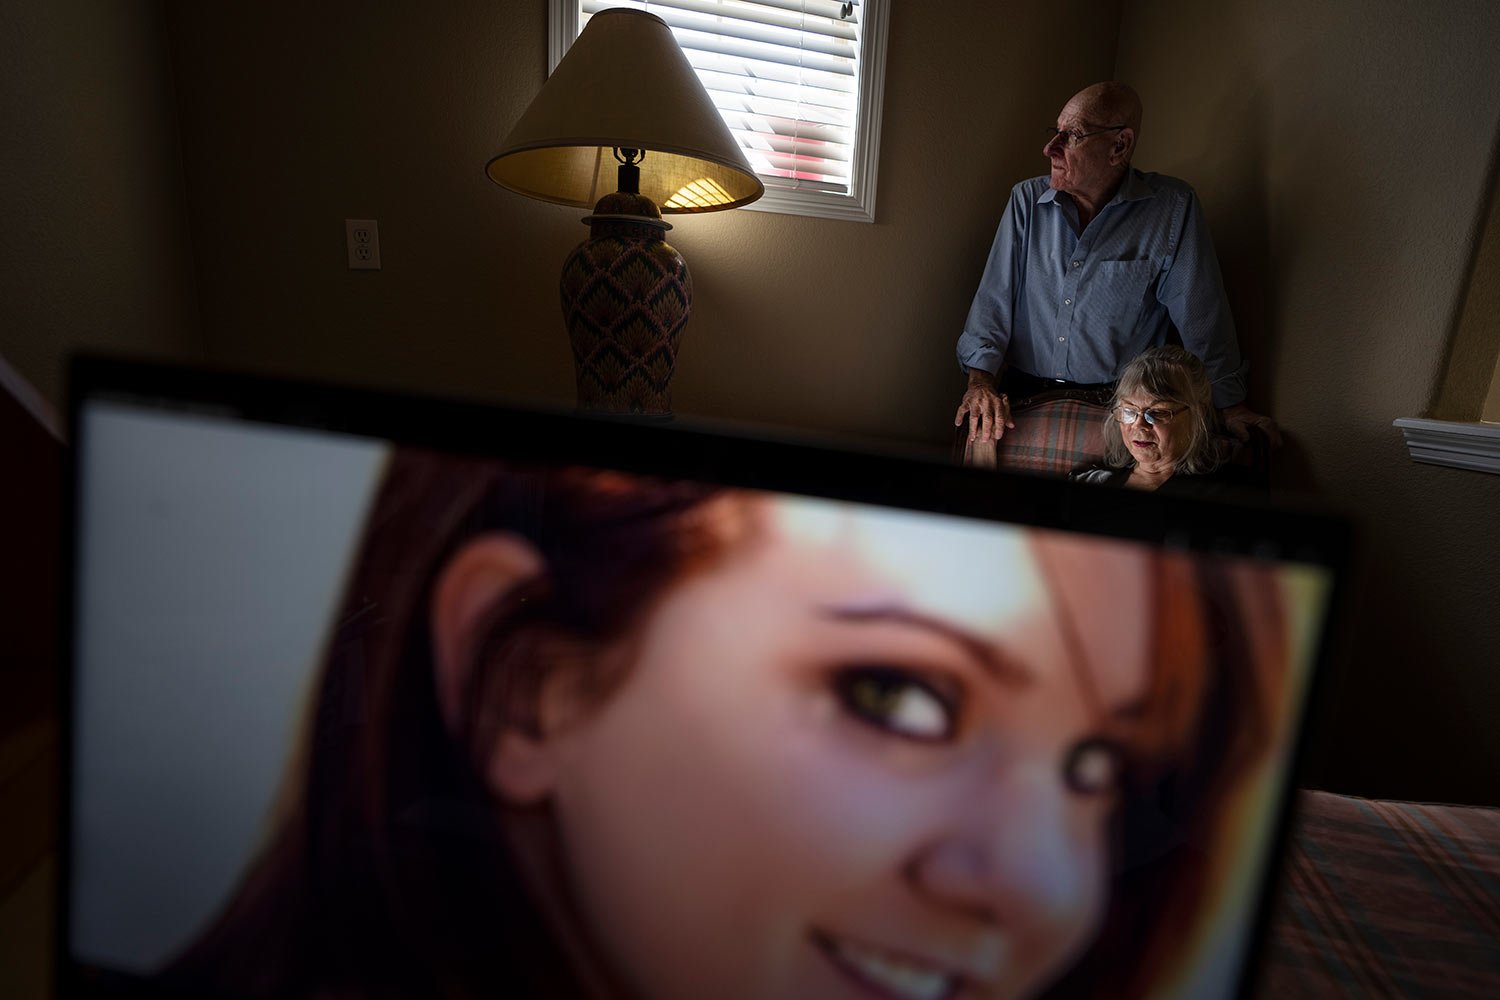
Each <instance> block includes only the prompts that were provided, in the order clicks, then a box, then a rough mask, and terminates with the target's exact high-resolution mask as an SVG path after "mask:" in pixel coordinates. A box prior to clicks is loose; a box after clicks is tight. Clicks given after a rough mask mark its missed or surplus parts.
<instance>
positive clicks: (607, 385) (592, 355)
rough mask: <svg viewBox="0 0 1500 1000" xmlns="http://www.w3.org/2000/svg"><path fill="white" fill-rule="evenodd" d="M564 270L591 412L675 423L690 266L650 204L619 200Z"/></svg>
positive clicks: (605, 202) (581, 395)
mask: <svg viewBox="0 0 1500 1000" xmlns="http://www.w3.org/2000/svg"><path fill="white" fill-rule="evenodd" d="M584 221H585V222H587V223H588V224H589V238H588V239H586V240H584V241H583V243H581V244H579V245H578V247H577V248H576V249H575V250H574V251H573V252H572V253H571V254H570V255H569V256H568V259H567V260H566V261H565V262H564V263H563V271H562V283H561V292H562V308H563V319H564V321H565V322H566V324H567V328H568V339H569V341H570V342H571V344H572V347H573V363H574V366H575V368H576V374H577V382H578V405H579V407H580V408H581V409H584V410H602V411H606V412H610V413H631V414H648V415H654V416H669V415H670V414H671V412H672V374H673V372H674V371H676V368H677V344H678V340H679V338H680V337H681V334H682V328H683V327H684V326H686V325H687V321H688V315H689V312H690V310H691V308H692V299H693V282H692V278H691V277H690V276H689V274H688V269H687V262H686V261H684V260H683V259H682V255H681V254H680V253H678V252H677V251H676V250H674V249H673V248H672V247H671V246H670V245H669V244H668V243H667V242H666V241H665V240H663V239H662V235H663V233H665V231H666V230H667V229H669V228H671V227H670V226H669V225H668V224H667V223H665V222H662V221H661V217H660V213H658V212H657V210H656V206H655V205H653V204H652V203H651V202H650V200H649V199H646V198H643V197H642V196H640V195H630V194H622V193H618V192H617V193H615V194H612V195H607V196H606V197H605V198H603V199H602V200H600V202H599V204H598V205H596V206H595V208H594V214H593V215H591V216H589V217H588V218H587V219H585V220H584Z"/></svg>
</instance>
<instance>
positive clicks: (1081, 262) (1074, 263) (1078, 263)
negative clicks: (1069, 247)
mask: <svg viewBox="0 0 1500 1000" xmlns="http://www.w3.org/2000/svg"><path fill="white" fill-rule="evenodd" d="M1082 264H1083V261H1081V260H1075V261H1074V262H1073V266H1074V267H1079V266H1080V265H1082Z"/></svg>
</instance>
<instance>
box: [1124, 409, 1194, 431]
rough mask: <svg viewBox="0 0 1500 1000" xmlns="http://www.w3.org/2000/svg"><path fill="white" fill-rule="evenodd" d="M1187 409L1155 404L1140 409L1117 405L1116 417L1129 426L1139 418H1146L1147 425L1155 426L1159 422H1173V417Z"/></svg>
mask: <svg viewBox="0 0 1500 1000" xmlns="http://www.w3.org/2000/svg"><path fill="white" fill-rule="evenodd" d="M1185 409H1187V407H1186V406H1153V407H1152V408H1151V409H1149V410H1140V409H1137V408H1135V407H1134V406H1117V407H1115V419H1116V420H1118V421H1120V423H1122V424H1124V425H1125V426H1127V427H1129V426H1130V425H1131V424H1133V423H1135V422H1136V421H1137V420H1140V419H1142V418H1145V421H1146V426H1147V427H1155V426H1156V425H1157V424H1169V423H1171V422H1172V418H1173V417H1175V416H1176V415H1177V414H1179V413H1181V412H1182V411H1183V410H1185Z"/></svg>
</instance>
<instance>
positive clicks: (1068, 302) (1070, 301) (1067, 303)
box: [1063, 299, 1073, 306]
mask: <svg viewBox="0 0 1500 1000" xmlns="http://www.w3.org/2000/svg"><path fill="white" fill-rule="evenodd" d="M1072 304H1073V300H1072V299H1063V305H1065V306H1070V305H1072Z"/></svg>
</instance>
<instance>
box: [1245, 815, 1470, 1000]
mask: <svg viewBox="0 0 1500 1000" xmlns="http://www.w3.org/2000/svg"><path fill="white" fill-rule="evenodd" d="M1299 807H1300V810H1301V811H1300V819H1299V820H1298V824H1297V829H1296V831H1295V833H1294V834H1293V838H1292V842H1291V844H1290V845H1289V846H1288V850H1287V854H1286V858H1285V866H1286V867H1285V871H1284V883H1283V886H1284V888H1283V892H1282V895H1281V898H1280V899H1279V900H1278V903H1277V910H1276V915H1275V918H1274V922H1273V924H1272V928H1271V935H1270V941H1269V942H1268V951H1267V953H1266V955H1265V959H1266V960H1267V961H1268V962H1269V964H1268V966H1267V967H1266V968H1265V969H1264V970H1263V975H1262V980H1261V991H1260V994H1261V996H1264V997H1278V998H1280V997H1489V998H1495V997H1500V810H1497V809H1479V808H1472V807H1468V806H1442V805H1422V804H1418V803H1411V802H1389V801H1384V800H1372V799H1358V798H1351V797H1348V796H1342V795H1333V794H1329V793H1326V792H1311V791H1307V792H1303V793H1301V799H1300V802H1299Z"/></svg>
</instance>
